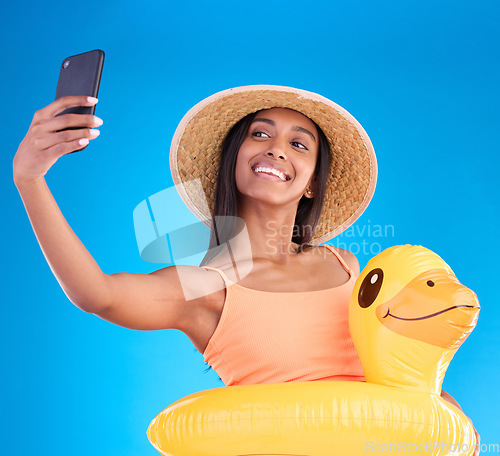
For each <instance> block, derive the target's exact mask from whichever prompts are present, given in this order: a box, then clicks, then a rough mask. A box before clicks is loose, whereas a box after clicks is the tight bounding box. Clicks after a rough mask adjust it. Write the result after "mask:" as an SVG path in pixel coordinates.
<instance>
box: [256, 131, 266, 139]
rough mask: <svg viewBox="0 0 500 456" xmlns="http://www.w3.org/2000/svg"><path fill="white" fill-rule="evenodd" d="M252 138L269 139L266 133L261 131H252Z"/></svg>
mask: <svg viewBox="0 0 500 456" xmlns="http://www.w3.org/2000/svg"><path fill="white" fill-rule="evenodd" d="M252 136H256V137H257V138H270V136H269V135H268V134H267V133H264V132H263V131H254V132H253V133H252Z"/></svg>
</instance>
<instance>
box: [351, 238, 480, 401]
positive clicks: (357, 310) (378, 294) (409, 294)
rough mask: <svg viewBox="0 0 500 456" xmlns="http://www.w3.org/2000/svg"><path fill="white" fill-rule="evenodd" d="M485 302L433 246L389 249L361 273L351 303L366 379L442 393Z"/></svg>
mask: <svg viewBox="0 0 500 456" xmlns="http://www.w3.org/2000/svg"><path fill="white" fill-rule="evenodd" d="M479 308H480V307H479V302H478V300H477V296H476V294H475V293H474V292H473V291H471V290H469V289H468V288H467V287H465V286H464V285H462V284H461V283H460V282H459V281H458V279H457V278H456V276H455V274H454V273H453V271H452V270H451V268H450V267H449V266H448V265H447V264H446V263H445V262H444V261H443V259H442V258H441V257H439V255H437V254H435V253H434V252H432V251H431V250H429V249H426V248H425V247H422V246H412V245H401V246H394V247H391V248H389V249H386V250H384V251H383V252H382V253H380V254H379V255H377V256H376V257H374V258H372V259H371V260H370V261H369V262H368V264H367V265H366V267H365V268H364V269H363V271H362V272H361V274H360V275H359V277H358V279H357V281H356V283H355V285H354V291H353V294H352V298H351V302H350V304H349V328H350V331H351V335H352V339H353V342H354V346H355V347H356V351H357V352H358V355H359V358H360V360H361V364H362V365H363V370H364V373H365V378H366V381H367V382H370V383H379V384H383V385H387V386H397V387H404V388H410V389H415V390H422V391H426V392H431V393H435V394H439V392H440V391H441V385H442V382H443V379H444V374H445V373H446V369H447V368H448V365H449V363H450V361H451V359H452V358H453V355H454V354H455V352H456V351H457V349H458V348H459V347H460V345H461V344H462V343H463V342H464V340H465V339H466V338H467V336H468V335H469V334H470V333H471V331H472V330H473V329H474V327H475V325H476V322H477V317H478V313H479Z"/></svg>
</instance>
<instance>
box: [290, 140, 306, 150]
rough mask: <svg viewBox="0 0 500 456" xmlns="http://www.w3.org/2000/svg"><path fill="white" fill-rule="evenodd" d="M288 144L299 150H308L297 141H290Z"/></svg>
mask: <svg viewBox="0 0 500 456" xmlns="http://www.w3.org/2000/svg"><path fill="white" fill-rule="evenodd" d="M290 144H291V145H292V146H294V147H298V148H299V149H304V150H309V149H308V148H307V147H306V146H304V144H302V143H299V142H297V141H292V142H291V143H290Z"/></svg>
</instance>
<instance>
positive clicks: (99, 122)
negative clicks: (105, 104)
mask: <svg viewBox="0 0 500 456" xmlns="http://www.w3.org/2000/svg"><path fill="white" fill-rule="evenodd" d="M102 124H103V121H102V119H100V118H99V117H95V118H94V125H95V126H96V127H99V126H100V125H102Z"/></svg>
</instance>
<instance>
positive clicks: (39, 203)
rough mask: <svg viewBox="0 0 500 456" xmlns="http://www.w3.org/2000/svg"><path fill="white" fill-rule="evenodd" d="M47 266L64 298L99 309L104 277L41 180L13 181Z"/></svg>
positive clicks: (87, 309)
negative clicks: (64, 295)
mask: <svg viewBox="0 0 500 456" xmlns="http://www.w3.org/2000/svg"><path fill="white" fill-rule="evenodd" d="M15 184H16V187H17V189H18V191H19V194H20V196H21V199H22V200H23V203H24V207H25V209H26V212H27V214H28V217H29V220H30V222H31V226H32V228H33V231H34V233H35V236H36V238H37V240H38V243H39V244H40V247H41V249H42V252H43V254H44V256H45V259H46V260H47V263H48V264H49V266H50V269H51V270H52V273H53V274H54V276H55V277H56V279H57V281H58V282H59V285H60V286H61V288H62V289H63V291H64V293H65V294H66V296H67V297H68V299H69V300H70V301H71V302H72V303H73V304H75V305H76V306H77V307H79V308H80V309H82V310H84V311H86V312H93V311H95V310H96V309H98V308H99V307H100V306H102V303H103V302H104V296H105V293H106V277H107V276H106V275H105V274H104V273H103V272H102V271H101V269H100V268H99V266H98V264H97V263H96V262H95V260H94V259H93V258H92V256H91V255H90V253H89V252H88V251H87V249H86V248H85V246H84V245H83V244H82V242H81V241H80V240H79V239H78V237H77V236H76V234H75V233H74V232H73V230H72V229H71V227H70V226H69V224H68V223H67V221H66V219H65V218H64V216H63V214H62V213H61V211H60V209H59V207H58V205H57V203H56V201H55V200H54V197H53V196H52V194H51V192H50V190H49V188H48V186H47V183H46V182H45V179H44V178H43V177H42V178H37V179H36V180H22V181H19V180H18V181H15Z"/></svg>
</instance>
